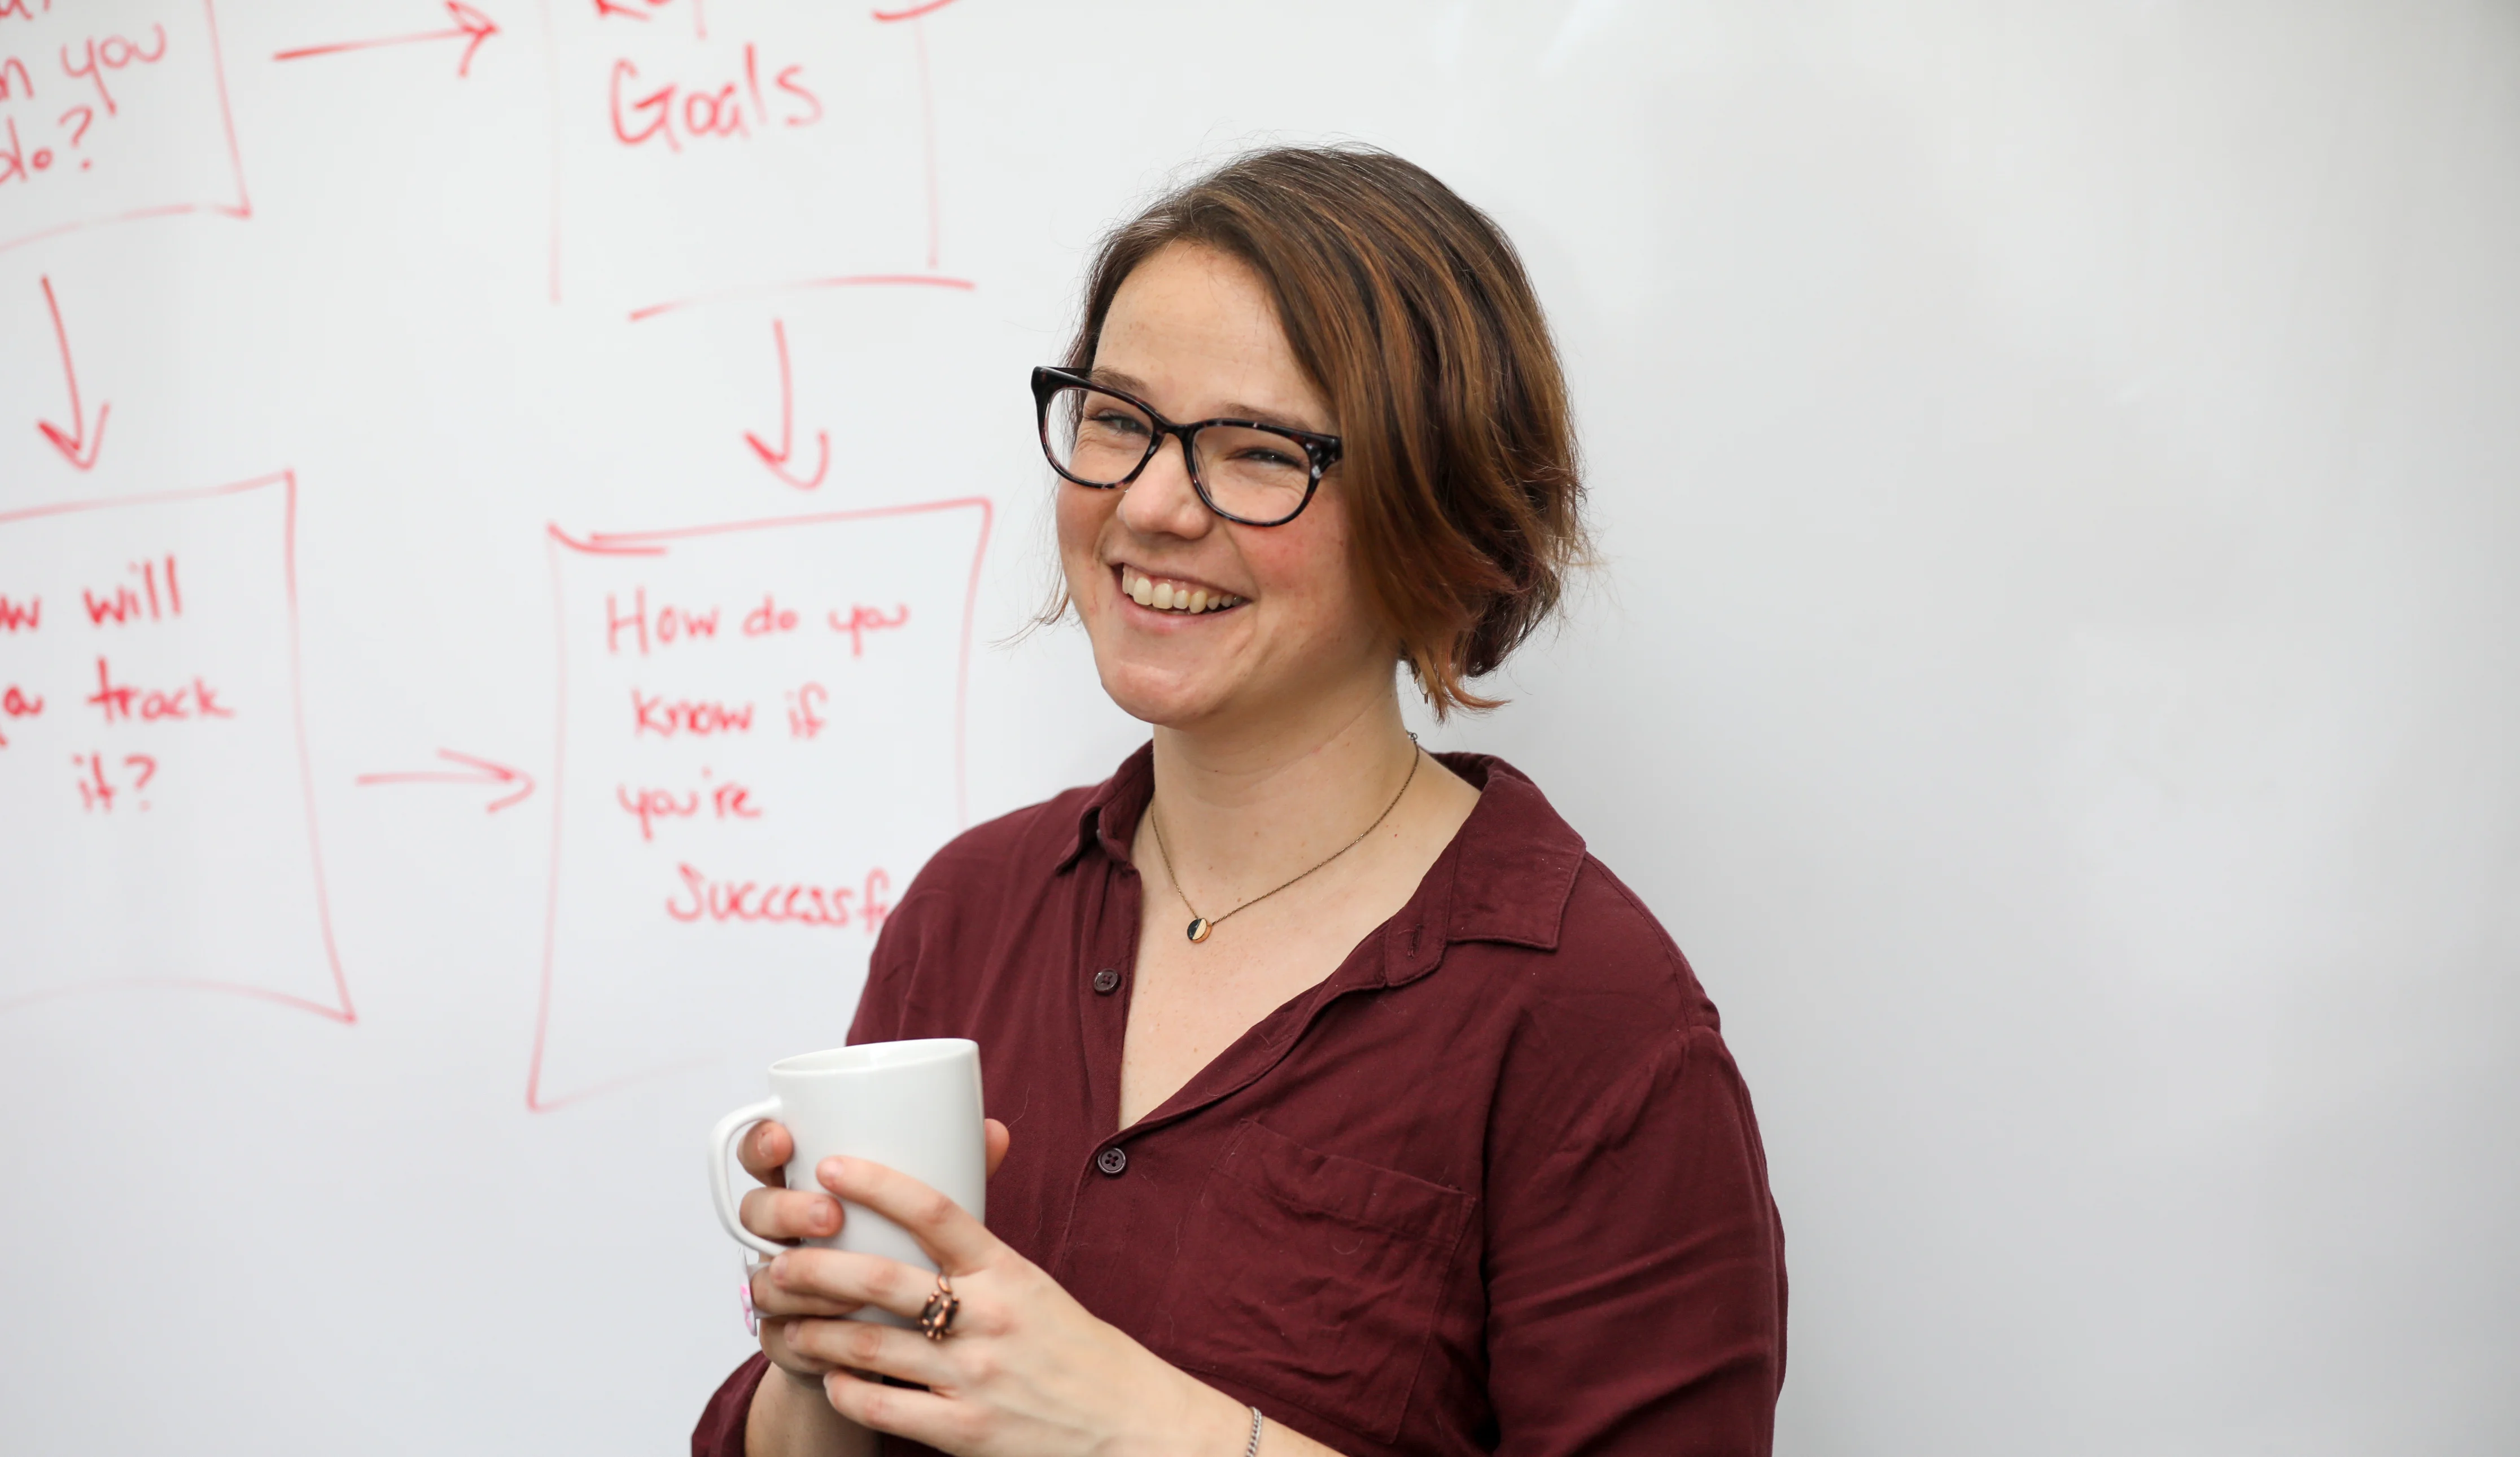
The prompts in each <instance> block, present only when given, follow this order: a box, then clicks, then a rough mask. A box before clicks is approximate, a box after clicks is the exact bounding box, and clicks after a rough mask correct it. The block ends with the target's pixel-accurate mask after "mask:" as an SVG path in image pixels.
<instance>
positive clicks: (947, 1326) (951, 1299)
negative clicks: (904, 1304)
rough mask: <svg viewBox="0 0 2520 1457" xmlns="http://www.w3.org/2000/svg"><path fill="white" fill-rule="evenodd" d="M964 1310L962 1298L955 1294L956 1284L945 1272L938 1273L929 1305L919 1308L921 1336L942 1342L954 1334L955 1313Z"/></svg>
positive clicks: (928, 1300)
mask: <svg viewBox="0 0 2520 1457" xmlns="http://www.w3.org/2000/svg"><path fill="white" fill-rule="evenodd" d="M962 1308H963V1301H962V1298H960V1297H958V1296H956V1295H955V1294H954V1282H953V1281H951V1280H949V1279H947V1278H945V1272H944V1271H942V1270H939V1271H937V1272H936V1290H935V1292H934V1293H933V1294H931V1295H930V1296H928V1298H927V1303H926V1304H924V1305H922V1306H920V1307H919V1334H920V1335H922V1336H924V1337H926V1338H927V1339H928V1340H930V1341H942V1340H944V1339H945V1338H946V1337H948V1336H951V1335H953V1334H954V1312H955V1311H957V1310H960V1309H962Z"/></svg>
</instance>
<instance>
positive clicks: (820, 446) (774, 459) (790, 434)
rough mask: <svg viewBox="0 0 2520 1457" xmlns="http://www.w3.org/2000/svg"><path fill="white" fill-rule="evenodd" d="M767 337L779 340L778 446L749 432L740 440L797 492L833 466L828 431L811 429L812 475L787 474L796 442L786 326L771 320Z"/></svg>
mask: <svg viewBox="0 0 2520 1457" xmlns="http://www.w3.org/2000/svg"><path fill="white" fill-rule="evenodd" d="M770 337H771V338H772V339H774V340H777V341H779V448H778V449H776V450H773V449H771V448H770V445H769V442H768V441H766V440H764V439H762V438H761V437H760V436H759V435H756V434H754V433H752V432H750V431H745V432H744V433H743V443H745V444H746V445H749V446H751V447H752V453H753V454H755V455H757V456H760V457H761V463H762V464H763V465H765V466H768V467H769V468H770V474H771V475H773V476H776V477H778V478H780V479H782V480H785V481H787V483H788V484H789V485H792V486H794V487H796V488H797V489H798V490H800V491H809V490H812V489H813V488H814V487H816V486H818V485H821V484H822V483H823V473H824V472H826V471H828V470H830V469H831V468H832V435H831V432H829V431H819V430H818V431H816V432H814V448H815V450H816V452H817V456H816V458H815V461H814V478H813V479H811V480H799V479H797V478H795V477H793V476H790V475H788V474H787V457H788V456H789V454H791V453H792V452H793V451H794V448H795V444H796V389H795V386H794V384H793V382H791V381H790V380H789V378H788V375H787V325H785V324H782V323H780V322H779V321H778V320H777V319H773V320H771V321H770Z"/></svg>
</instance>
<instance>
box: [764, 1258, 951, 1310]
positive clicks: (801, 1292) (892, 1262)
mask: <svg viewBox="0 0 2520 1457" xmlns="http://www.w3.org/2000/svg"><path fill="white" fill-rule="evenodd" d="M762 1269H763V1271H764V1272H765V1273H766V1274H767V1275H768V1276H769V1280H770V1284H771V1285H772V1286H774V1287H775V1288H777V1289H778V1290H780V1291H784V1292H786V1293H787V1294H789V1295H795V1296H811V1297H815V1298H821V1299H826V1300H845V1301H848V1302H850V1303H852V1304H856V1305H874V1306H877V1307H879V1308H881V1309H885V1310H889V1311H891V1312H892V1313H893V1314H895V1315H898V1316H900V1317H902V1318H903V1319H905V1320H916V1319H918V1317H919V1311H920V1308H921V1307H922V1306H923V1305H925V1304H926V1303H927V1297H928V1294H929V1293H930V1292H932V1291H934V1290H935V1289H936V1277H935V1275H934V1274H932V1273H930V1272H928V1271H926V1270H922V1269H921V1268H919V1267H918V1266H917V1265H906V1264H903V1263H902V1262H901V1261H899V1260H897V1259H886V1258H884V1257H883V1256H882V1255H880V1254H860V1253H858V1252H855V1251H850V1250H822V1249H817V1248H814V1247H812V1246H808V1247H806V1248H805V1249H802V1250H790V1251H788V1252H787V1253H785V1254H783V1255H780V1256H779V1257H778V1258H777V1259H774V1260H772V1261H771V1262H770V1263H768V1264H767V1265H764V1266H762Z"/></svg>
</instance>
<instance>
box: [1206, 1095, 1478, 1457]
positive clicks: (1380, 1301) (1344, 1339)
mask: <svg viewBox="0 0 2520 1457" xmlns="http://www.w3.org/2000/svg"><path fill="white" fill-rule="evenodd" d="M1475 1204H1476V1201H1475V1200H1474V1199H1473V1198H1472V1197H1471V1196H1469V1195H1466V1194H1463V1193H1462V1192H1460V1191H1459V1190H1455V1189H1447V1188H1445V1187H1443V1186H1442V1185H1440V1184H1432V1183H1428V1182H1427V1181H1426V1180H1424V1179H1420V1178H1417V1177H1415V1176H1413V1175H1410V1174H1405V1173H1401V1172H1399V1171H1398V1170H1396V1169H1389V1168H1383V1167H1380V1166H1379V1165H1376V1164H1373V1163H1368V1162H1365V1161H1363V1160H1358V1159H1350V1158H1345V1157H1343V1156H1341V1155H1337V1154H1325V1153H1321V1152H1319V1151H1317V1150H1313V1149H1308V1148H1306V1147H1304V1146H1303V1145H1302V1144H1299V1143H1296V1142H1295V1141H1294V1140H1292V1139H1290V1138H1287V1137H1285V1136H1284V1135H1283V1134H1280V1133H1276V1132H1273V1131H1271V1130H1270V1129H1268V1128H1264V1127H1262V1126H1261V1125H1260V1124H1258V1123H1244V1124H1243V1125H1242V1127H1241V1128H1240V1130H1239V1131H1238V1132H1237V1133H1236V1135H1235V1138H1234V1141H1233V1142H1232V1143H1231V1144H1230V1145H1228V1146H1227V1148H1226V1151H1225V1155H1224V1157H1223V1158H1221V1159H1219V1160H1218V1161H1217V1162H1216V1166H1215V1167H1214V1168H1213V1169H1211V1170H1210V1171H1209V1173H1208V1176H1207V1182H1206V1183H1205V1185H1204V1186H1203V1187H1202V1188H1201V1189H1200V1191H1199V1194H1198V1197H1197V1199H1196V1200H1195V1201H1194V1202H1193V1205H1192V1207H1191V1210H1190V1213H1189V1215H1188V1217H1187V1218H1185V1219H1184V1220H1183V1223H1182V1232H1181V1246H1180V1257H1179V1258H1178V1259H1176V1260H1175V1261H1174V1264H1173V1271H1172V1278H1171V1283H1170V1286H1169V1288H1168V1289H1167V1291H1166V1294H1165V1298H1164V1302H1163V1307H1162V1314H1161V1316H1160V1317H1159V1318H1158V1320H1157V1322H1156V1329H1157V1330H1158V1331H1160V1332H1162V1333H1163V1334H1164V1335H1165V1337H1167V1338H1168V1339H1167V1341H1166V1344H1168V1345H1169V1347H1170V1350H1169V1352H1168V1353H1169V1354H1170V1355H1171V1356H1172V1358H1173V1359H1174V1361H1175V1362H1176V1363H1178V1364H1179V1365H1181V1366H1182V1367H1183V1368H1184V1369H1186V1370H1190V1371H1202V1372H1207V1373H1210V1374H1213V1375H1217V1376H1224V1377H1229V1378H1232V1379H1233V1380H1235V1381H1238V1382H1240V1383H1242V1384H1243V1385H1246V1386H1249V1387H1252V1388H1254V1389H1259V1390H1263V1391H1268V1392H1272V1393H1275V1394H1277V1395H1281V1396H1283V1397H1285V1398H1286V1399H1288V1400H1290V1401H1293V1402H1296V1403H1297V1404H1299V1405H1301V1406H1303V1407H1305V1408H1307V1409H1309V1410H1311V1411H1313V1412H1316V1413H1318V1414H1320V1415H1322V1416H1324V1417H1327V1418H1329V1419H1330V1420H1332V1421H1335V1422H1339V1423H1341V1424H1343V1425H1346V1426H1349V1427H1352V1428H1353V1429H1354V1430H1355V1431H1357V1432H1360V1433H1364V1434H1370V1435H1373V1436H1374V1437H1377V1438H1379V1439H1381V1440H1385V1441H1388V1440H1390V1439H1391V1438H1392V1437H1393V1436H1395V1435H1396V1434H1398V1433H1399V1430H1400V1421H1401V1416H1402V1413H1403V1412H1404V1410H1405V1409H1406V1407H1407V1405H1408V1401H1409V1390H1410V1388H1411V1386H1412V1385H1413V1384H1414V1383H1415V1382H1416V1380H1417V1378H1418V1368H1419V1366H1420V1365H1422V1364H1423V1363H1424V1360H1425V1355H1426V1346H1427V1343H1428V1342H1429V1341H1430V1340H1431V1339H1432V1338H1433V1335H1434V1330H1435V1320H1436V1315H1437V1313H1438V1311H1439V1309H1440V1305H1441V1301H1442V1300H1443V1298H1444V1294H1445V1283H1446V1280H1447V1278H1448V1277H1449V1276H1450V1275H1451V1273H1452V1268H1453V1263H1454V1254H1455V1252H1456V1251H1458V1250H1459V1249H1460V1248H1461V1243H1462V1236H1463V1233H1464V1231H1466V1230H1467V1228H1468V1226H1469V1219H1470V1211H1471V1209H1472V1207H1474V1206H1475Z"/></svg>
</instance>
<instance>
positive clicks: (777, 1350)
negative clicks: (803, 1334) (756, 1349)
mask: <svg viewBox="0 0 2520 1457" xmlns="http://www.w3.org/2000/svg"><path fill="white" fill-rule="evenodd" d="M796 1324H797V1322H795V1321H791V1320H765V1321H763V1322H762V1323H761V1353H762V1354H763V1355H765V1356H768V1357H769V1358H770V1361H771V1364H772V1365H774V1366H777V1367H779V1368H780V1369H781V1370H783V1371H792V1372H794V1373H796V1374H797V1375H798V1376H809V1377H811V1376H822V1375H825V1374H827V1373H828V1372H830V1371H831V1369H832V1363H831V1362H829V1361H817V1360H815V1359H813V1358H812V1357H810V1356H807V1355H805V1354H803V1353H802V1352H800V1351H798V1350H797V1349H796V1348H795V1347H794V1346H792V1345H790V1344H788V1343H787V1333H788V1330H789V1328H790V1327H792V1326H794V1325H796Z"/></svg>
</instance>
